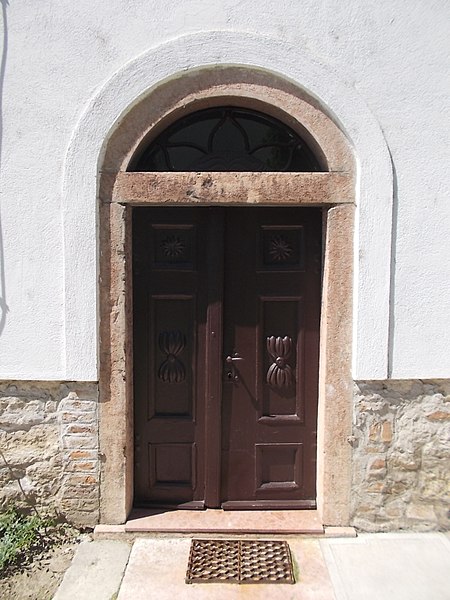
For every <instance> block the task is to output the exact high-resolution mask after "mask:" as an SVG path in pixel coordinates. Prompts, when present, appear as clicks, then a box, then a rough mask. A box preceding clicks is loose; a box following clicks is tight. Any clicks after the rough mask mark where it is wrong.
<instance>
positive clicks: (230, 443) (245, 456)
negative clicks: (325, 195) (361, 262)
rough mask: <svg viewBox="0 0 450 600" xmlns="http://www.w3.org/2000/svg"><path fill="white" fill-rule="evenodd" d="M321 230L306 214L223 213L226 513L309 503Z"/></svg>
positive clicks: (312, 489)
mask: <svg viewBox="0 0 450 600" xmlns="http://www.w3.org/2000/svg"><path fill="white" fill-rule="evenodd" d="M320 226H321V218H320V212H318V211H314V210H310V211H305V210H302V211H298V210H291V209H283V210H277V209H258V210H256V211H255V210H252V209H240V210H239V211H229V212H228V213H227V226H226V236H227V237H226V240H227V243H226V256H225V296H224V314H225V318H224V351H225V354H226V355H231V356H232V357H233V355H234V356H235V357H236V358H239V359H240V360H238V361H235V362H232V363H231V367H229V368H228V370H227V369H225V373H226V376H225V378H224V384H223V385H224V393H223V408H222V410H223V436H222V498H223V503H222V505H223V506H224V508H246V507H247V508H251V507H257V506H271V507H288V506H292V507H299V506H301V505H303V506H312V505H313V503H314V500H315V443H316V442H315V440H316V420H317V378H318V332H319V315H320V267H319V265H320ZM225 364H226V365H227V364H228V363H225ZM230 373H231V376H230Z"/></svg>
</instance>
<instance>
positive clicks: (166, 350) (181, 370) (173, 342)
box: [158, 331, 186, 383]
mask: <svg viewBox="0 0 450 600" xmlns="http://www.w3.org/2000/svg"><path fill="white" fill-rule="evenodd" d="M158 343H159V348H160V350H161V352H162V353H163V354H165V355H166V358H165V360H164V361H163V362H162V363H161V365H160V367H159V369H158V377H159V378H160V379H161V381H164V383H181V382H182V381H184V380H185V379H186V369H185V367H184V364H183V363H182V362H181V360H180V359H179V358H177V357H178V355H179V354H181V353H182V352H183V350H184V349H185V347H186V336H185V335H184V334H183V333H181V331H162V332H161V333H160V334H159V339H158Z"/></svg>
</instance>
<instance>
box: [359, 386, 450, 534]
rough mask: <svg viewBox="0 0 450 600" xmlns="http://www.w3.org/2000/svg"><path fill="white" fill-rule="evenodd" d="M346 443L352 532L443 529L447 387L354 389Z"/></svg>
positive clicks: (448, 497)
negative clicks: (350, 453)
mask: <svg viewBox="0 0 450 600" xmlns="http://www.w3.org/2000/svg"><path fill="white" fill-rule="evenodd" d="M353 436H354V440H353V442H352V446H353V484H352V525H354V526H355V527H358V528H359V529H362V530H366V531H387V530H393V529H409V530H418V531H425V530H433V529H450V513H449V506H450V381H448V380H438V381H425V382H424V381H385V382H376V381H366V382H363V381H360V382H357V383H356V384H355V396H354V428H353ZM352 439H353V438H352Z"/></svg>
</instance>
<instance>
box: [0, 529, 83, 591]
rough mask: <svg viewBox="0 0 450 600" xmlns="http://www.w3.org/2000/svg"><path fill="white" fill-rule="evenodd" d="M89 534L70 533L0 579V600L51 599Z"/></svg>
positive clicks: (35, 553)
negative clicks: (79, 546)
mask: <svg viewBox="0 0 450 600" xmlns="http://www.w3.org/2000/svg"><path fill="white" fill-rule="evenodd" d="M89 537H90V536H89V534H85V533H83V534H80V533H79V532H73V534H72V535H68V536H67V538H66V539H64V540H63V541H61V542H59V543H58V544H57V545H54V546H53V547H51V548H48V549H47V548H45V547H44V548H42V549H40V550H39V551H37V552H36V551H35V552H34V553H33V556H30V558H29V559H27V560H26V561H23V562H22V563H21V564H18V565H16V566H15V567H14V568H11V569H10V570H9V571H8V572H7V573H4V574H2V575H1V576H0V598H1V600H51V599H52V598H53V595H54V594H55V592H56V590H57V589H58V587H59V585H60V583H61V581H62V578H63V576H64V573H65V572H66V570H67V569H68V568H69V566H70V563H71V561H72V558H73V555H74V553H75V550H76V547H77V546H78V544H79V543H80V542H81V541H82V540H85V539H89Z"/></svg>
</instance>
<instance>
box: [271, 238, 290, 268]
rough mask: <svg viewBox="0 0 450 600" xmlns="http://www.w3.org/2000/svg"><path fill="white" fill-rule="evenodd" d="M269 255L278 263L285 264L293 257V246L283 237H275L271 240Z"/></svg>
mask: <svg viewBox="0 0 450 600" xmlns="http://www.w3.org/2000/svg"><path fill="white" fill-rule="evenodd" d="M269 255H270V257H271V258H272V260H274V261H276V262H284V261H286V260H287V259H288V258H290V257H291V256H292V246H291V245H290V244H289V242H288V241H287V239H286V238H285V237H283V236H281V235H274V236H273V237H272V239H271V240H270V249H269Z"/></svg>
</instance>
